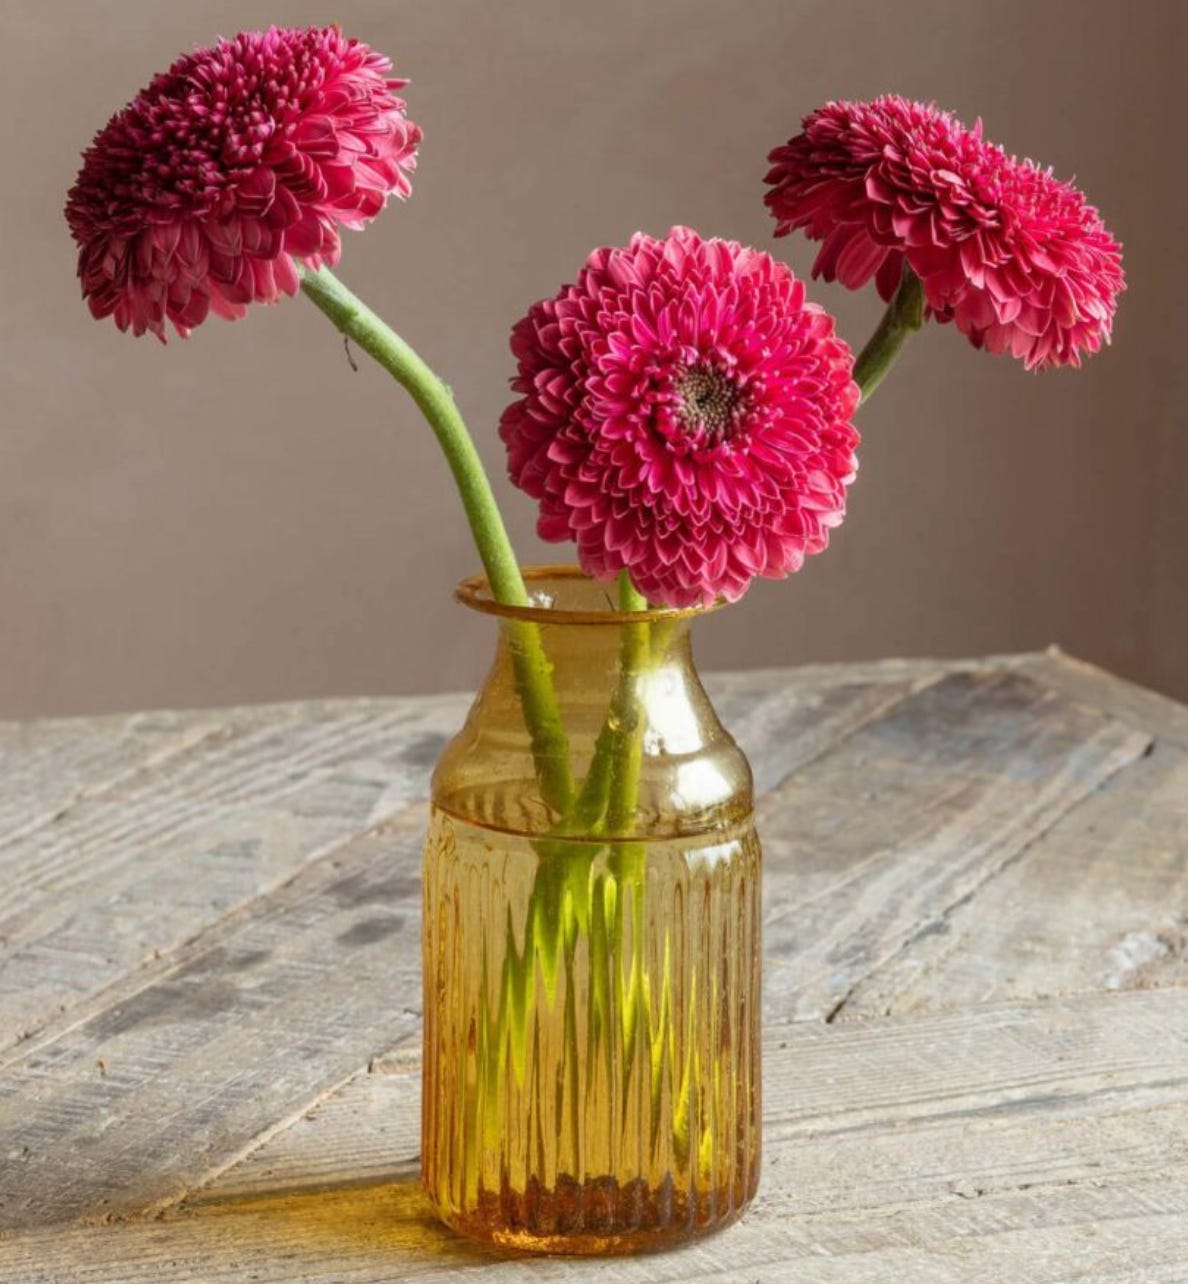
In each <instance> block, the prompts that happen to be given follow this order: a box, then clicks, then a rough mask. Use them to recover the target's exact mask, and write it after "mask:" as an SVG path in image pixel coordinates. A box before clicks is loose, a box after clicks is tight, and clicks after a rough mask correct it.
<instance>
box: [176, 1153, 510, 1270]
mask: <svg viewBox="0 0 1188 1284" xmlns="http://www.w3.org/2000/svg"><path fill="white" fill-rule="evenodd" d="M176 1217H177V1220H178V1222H182V1223H189V1226H188V1227H187V1229H195V1230H201V1231H202V1239H203V1240H204V1242H205V1243H206V1244H208V1245H210V1246H212V1247H213V1246H214V1245H216V1244H218V1245H220V1246H222V1247H223V1248H225V1249H227V1250H229V1251H233V1252H237V1253H238V1254H239V1256H240V1258H241V1260H244V1261H247V1260H249V1259H250V1258H252V1257H257V1258H260V1259H276V1258H277V1257H283V1258H284V1260H285V1261H286V1262H288V1263H290V1264H293V1265H296V1264H298V1263H303V1264H308V1265H309V1266H314V1265H315V1264H316V1263H318V1262H326V1261H327V1260H328V1259H332V1260H334V1261H336V1262H338V1263H339V1264H340V1265H344V1266H345V1265H346V1263H347V1262H348V1261H352V1262H354V1263H356V1264H361V1263H362V1262H368V1263H372V1264H374V1265H376V1266H383V1267H385V1268H387V1269H394V1268H395V1267H397V1266H398V1265H403V1266H410V1265H412V1264H414V1263H415V1262H416V1261H418V1260H419V1261H422V1262H425V1263H435V1264H439V1265H440V1264H443V1263H446V1264H449V1263H455V1264H457V1265H460V1266H461V1265H466V1264H473V1263H476V1262H484V1261H485V1262H494V1261H497V1260H499V1259H498V1257H497V1255H496V1254H494V1253H492V1252H489V1251H486V1250H484V1249H483V1248H482V1247H481V1246H479V1245H476V1244H472V1243H470V1242H469V1241H467V1240H464V1239H462V1238H460V1237H459V1236H457V1235H455V1234H454V1233H453V1232H452V1231H451V1230H449V1229H448V1228H447V1227H445V1226H443V1225H442V1224H441V1222H439V1221H438V1219H437V1216H436V1214H435V1213H434V1212H433V1208H432V1205H431V1204H430V1203H429V1199H428V1197H427V1196H426V1194H425V1192H424V1190H423V1189H422V1187H421V1183H420V1180H419V1179H418V1178H417V1177H415V1176H412V1175H406V1174H401V1175H396V1176H392V1177H378V1178H368V1179H363V1180H354V1181H344V1182H338V1183H335V1184H333V1185H324V1184H323V1185H318V1186H312V1185H311V1186H307V1187H289V1188H286V1189H279V1190H253V1191H250V1192H244V1193H235V1192H228V1193H226V1194H216V1193H212V1194H210V1195H209V1196H206V1197H199V1198H196V1199H193V1200H190V1201H187V1203H186V1204H185V1205H183V1206H182V1207H181V1208H180V1209H179V1210H178V1213H177V1214H176ZM170 1220H172V1217H171V1218H170ZM179 1229H180V1227H179Z"/></svg>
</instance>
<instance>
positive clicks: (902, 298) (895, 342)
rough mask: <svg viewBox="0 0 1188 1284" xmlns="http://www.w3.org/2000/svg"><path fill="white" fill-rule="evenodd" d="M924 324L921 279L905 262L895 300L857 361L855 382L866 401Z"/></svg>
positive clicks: (889, 305)
mask: <svg viewBox="0 0 1188 1284" xmlns="http://www.w3.org/2000/svg"><path fill="white" fill-rule="evenodd" d="M923 324H924V289H923V287H922V286H921V284H920V278H919V277H918V276H917V275H916V274H915V273H914V272H913V271H912V269H911V268H910V267H908V265H907V263H906V262H905V263H904V265H903V276H902V277H901V278H900V282H899V289H898V290H896V292H895V297H894V298H893V299H892V300H891V302H890V303H889V304H888V305H887V311H886V312H885V313H884V314H883V319H882V320H881V321H880V322H879V325H878V329H877V330H875V332H874V334H872V335H871V336H870V340H869V342H868V343H867V345H866V347H865V348H863V349H862V351H861V353H859V355H858V360H857V361H855V362H854V382H855V383H856V384H857V385H858V387H859V389H860V390H861V392H862V400H863V401H864V402H865V401H869V400H870V397H871V395H872V394H873V393H874V390H875V389H876V388H877V387H878V386H879V384H880V383H882V381H883V377H884V375H886V373H887V371H888V370H890V369H891V365H892V363H893V362H894V361H895V358H896V357H897V356H898V355H899V350H900V349H901V348H902V347H903V345H904V344H905V343H906V342H907V341H908V337H909V336H910V335H913V334H915V332H916V331H917V330H918V329H919V328H920V327H921V326H922V325H923Z"/></svg>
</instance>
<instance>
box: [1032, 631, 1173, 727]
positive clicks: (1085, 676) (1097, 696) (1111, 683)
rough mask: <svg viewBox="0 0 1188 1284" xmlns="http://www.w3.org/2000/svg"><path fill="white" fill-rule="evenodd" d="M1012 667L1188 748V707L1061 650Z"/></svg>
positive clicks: (1118, 717) (1047, 652)
mask: <svg viewBox="0 0 1188 1284" xmlns="http://www.w3.org/2000/svg"><path fill="white" fill-rule="evenodd" d="M1012 667H1013V668H1015V669H1016V670H1017V671H1018V672H1020V673H1024V674H1027V675H1028V676H1029V677H1032V678H1034V679H1035V680H1036V681H1037V682H1040V683H1042V684H1043V685H1044V686H1046V687H1048V688H1049V689H1050V690H1052V691H1058V692H1059V693H1060V694H1061V695H1063V696H1065V697H1066V698H1067V699H1069V700H1078V701H1080V702H1081V703H1082V704H1089V705H1092V706H1093V707H1094V708H1096V709H1101V710H1102V711H1103V712H1104V713H1108V714H1109V715H1110V716H1111V717H1114V718H1117V719H1118V720H1119V721H1121V722H1127V723H1129V724H1130V725H1131V726H1135V727H1141V728H1142V729H1143V730H1145V731H1148V732H1150V733H1151V734H1152V735H1153V736H1155V737H1156V738H1157V739H1160V740H1170V741H1174V742H1175V743H1176V744H1177V745H1178V746H1179V747H1180V748H1181V749H1188V706H1186V705H1183V704H1180V703H1179V702H1178V701H1176V700H1172V699H1171V698H1170V697H1168V696H1165V695H1160V694H1159V693H1158V692H1157V691H1151V690H1149V689H1148V688H1146V687H1140V686H1139V685H1137V683H1134V682H1128V681H1126V679H1125V678H1119V677H1117V676H1116V675H1115V674H1112V673H1107V672H1106V671H1105V670H1104V669H1099V668H1097V667H1096V665H1092V664H1088V663H1086V661H1084V660H1078V659H1076V658H1075V657H1074V656H1071V655H1068V654H1067V653H1066V652H1064V651H1062V650H1060V648H1059V647H1049V648H1048V650H1047V651H1045V652H1043V653H1041V654H1035V655H1020V656H1016V657H1014V660H1013V662H1012Z"/></svg>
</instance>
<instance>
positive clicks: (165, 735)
mask: <svg viewBox="0 0 1188 1284" xmlns="http://www.w3.org/2000/svg"><path fill="white" fill-rule="evenodd" d="M220 721H221V720H220V718H219V717H218V715H212V714H191V713H169V712H163V713H135V714H128V715H126V716H118V717H112V718H77V719H76V718H72V719H52V720H46V721H40V722H0V878H3V877H4V874H5V872H6V861H5V855H4V853H5V848H6V847H7V846H8V845H9V844H10V843H11V842H12V841H13V839H14V838H17V837H19V836H20V835H22V834H25V833H27V832H29V831H30V830H32V829H35V828H37V827H39V826H43V825H49V824H53V823H54V821H56V820H57V819H59V818H60V817H61V816H62V815H63V814H64V813H65V812H67V811H68V810H69V809H70V808H71V807H72V806H74V805H76V804H77V803H78V802H80V801H82V799H84V798H87V797H91V796H93V795H95V794H98V793H102V792H103V791H104V790H106V789H110V788H114V787H115V786H117V785H118V784H119V782H120V781H121V780H123V779H125V778H126V777H127V776H128V775H129V774H131V773H134V772H135V771H136V770H137V769H138V768H140V767H142V766H143V765H144V764H145V763H146V762H149V761H152V760H160V759H163V758H167V757H168V756H170V755H171V754H173V753H176V752H180V751H184V750H185V749H187V748H189V747H191V746H192V745H193V744H194V742H195V741H196V740H200V739H201V738H202V737H203V736H205V735H208V734H211V732H212V731H214V730H215V729H216V728H217V727H218V725H219V723H220Z"/></svg>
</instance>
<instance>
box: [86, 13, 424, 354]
mask: <svg viewBox="0 0 1188 1284" xmlns="http://www.w3.org/2000/svg"><path fill="white" fill-rule="evenodd" d="M390 68H391V63H390V62H389V61H388V59H387V58H385V57H383V56H382V55H381V54H378V53H376V52H374V51H373V50H372V49H370V48H368V46H367V45H365V44H362V43H361V42H360V41H357V40H351V39H348V38H347V37H345V36H344V35H342V33H341V32H340V31H339V30H338V29H337V28H336V27H321V28H319V27H310V28H308V29H303V30H297V29H283V30H282V29H278V28H276V27H272V28H270V29H269V30H268V31H245V32H243V33H241V34H240V35H238V36H236V37H235V38H234V39H231V40H220V41H219V42H218V43H217V44H216V45H213V46H212V47H210V48H208V49H199V50H197V51H196V52H194V53H192V54H186V55H185V56H183V57H181V58H179V59H178V60H177V61H176V62H175V63H174V64H173V66H172V67H170V69H169V70H168V72H166V73H165V74H163V75H159V76H157V77H156V78H155V79H154V80H153V81H152V83H151V84H150V85H149V86H148V87H147V88H146V89H144V90H142V91H141V92H140V93H139V94H137V96H136V97H135V98H134V99H133V100H132V102H131V103H129V104H128V106H127V107H125V108H124V109H123V110H122V111H120V112H117V114H116V115H115V116H113V117H112V118H111V120H110V121H109V122H108V123H107V125H106V126H105V127H104V128H103V129H102V130H101V131H100V132H99V133H98V134H97V135H96V137H95V141H94V142H93V143H92V144H91V146H90V147H89V148H88V149H87V151H86V153H85V154H84V156H83V165H82V169H81V170H80V171H79V175H78V179H77V180H76V182H75V184H74V186H73V187H72V188H71V190H70V194H69V196H68V198H67V202H66V218H67V221H68V222H69V224H70V230H71V232H72V233H73V235H74V239H75V241H76V242H77V243H78V247H79V249H78V274H79V277H80V278H81V280H82V288H83V295H84V297H85V298H86V300H87V303H88V304H89V306H90V309H91V312H92V313H93V314H94V315H95V316H96V317H106V316H112V317H114V318H115V322H116V324H117V325H118V326H119V327H120V329H121V330H126V329H128V328H129V327H131V329H132V331H133V333H134V334H137V335H140V334H143V333H144V332H145V331H146V330H151V331H152V332H153V333H154V334H156V335H157V336H158V337H159V338H160V339H162V340H164V338H165V319H166V317H168V318H169V320H170V321H172V322H173V324H174V326H175V328H176V329H177V331H178V333H179V334H181V335H183V336H185V335H187V334H189V332H190V330H191V329H192V328H193V327H194V326H196V325H198V324H199V323H200V322H201V321H203V320H204V319H205V318H206V316H207V314H208V312H214V313H216V314H217V315H219V316H223V317H228V318H234V317H239V316H242V315H243V314H244V312H245V310H246V307H247V304H249V303H252V302H262V303H274V302H276V300H277V299H278V298H279V297H280V295H281V294H282V293H283V294H294V293H295V292H296V290H297V288H298V276H297V270H296V265H295V263H296V261H299V262H302V263H305V264H308V265H309V266H311V267H315V268H316V267H319V266H320V265H321V264H323V263H326V264H334V263H336V262H337V261H338V256H339V250H340V243H339V236H338V229H339V227H350V228H359V227H363V226H364V225H365V224H366V223H367V222H368V221H369V220H370V219H372V218H374V216H375V215H376V214H378V213H379V211H380V210H381V209H383V207H384V205H385V203H386V201H387V198H388V195H389V194H390V193H395V194H396V195H397V196H400V197H405V196H407V195H408V194H409V191H410V190H411V189H410V184H409V176H410V174H411V173H412V171H413V169H414V168H415V165H416V150H417V144H418V142H419V141H420V138H421V131H420V130H419V129H418V128H417V126H416V125H414V124H413V123H412V122H411V121H410V120H409V119H408V118H407V117H406V116H405V114H404V103H403V102H402V101H401V99H399V98H398V97H397V96H396V91H397V90H399V89H401V88H403V87H404V85H405V84H407V83H408V82H407V81H404V80H394V79H392V78H391V77H390V76H388V74H387V73H388V71H389V70H390Z"/></svg>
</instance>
